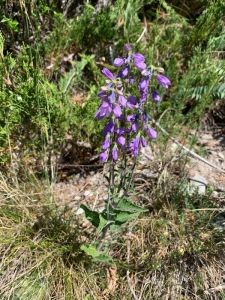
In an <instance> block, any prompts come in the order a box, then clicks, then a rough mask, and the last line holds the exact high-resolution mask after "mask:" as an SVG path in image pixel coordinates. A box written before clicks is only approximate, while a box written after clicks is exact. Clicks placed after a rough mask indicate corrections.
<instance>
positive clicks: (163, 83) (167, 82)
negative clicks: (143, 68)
mask: <svg viewBox="0 0 225 300" xmlns="http://www.w3.org/2000/svg"><path fill="white" fill-rule="evenodd" d="M156 79H157V81H158V83H159V84H160V85H161V86H163V87H164V88H166V89H168V86H169V85H171V82H170V80H169V79H168V78H167V77H166V76H163V75H156Z"/></svg>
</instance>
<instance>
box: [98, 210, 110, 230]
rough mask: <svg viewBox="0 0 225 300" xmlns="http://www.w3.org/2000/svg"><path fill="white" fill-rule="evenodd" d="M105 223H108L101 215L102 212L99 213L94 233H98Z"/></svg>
mask: <svg viewBox="0 0 225 300" xmlns="http://www.w3.org/2000/svg"><path fill="white" fill-rule="evenodd" d="M104 215H105V214H104ZM107 224H108V221H107V220H106V219H105V218H104V217H103V216H102V214H99V225H98V228H97V231H96V234H99V233H100V232H101V231H102V229H103V228H104V227H105V226H106V225H107Z"/></svg>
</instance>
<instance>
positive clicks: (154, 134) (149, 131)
mask: <svg viewBox="0 0 225 300" xmlns="http://www.w3.org/2000/svg"><path fill="white" fill-rule="evenodd" d="M148 136H149V137H150V138H151V139H156V137H157V133H156V131H155V130H154V129H153V128H149V129H148Z"/></svg>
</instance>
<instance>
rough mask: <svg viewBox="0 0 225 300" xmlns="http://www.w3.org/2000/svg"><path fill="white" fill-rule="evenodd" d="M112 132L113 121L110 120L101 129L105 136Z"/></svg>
mask: <svg viewBox="0 0 225 300" xmlns="http://www.w3.org/2000/svg"><path fill="white" fill-rule="evenodd" d="M113 132H114V121H113V120H111V121H109V122H108V123H107V124H106V125H105V127H104V129H103V131H102V135H103V136H106V135H107V134H111V133H113Z"/></svg>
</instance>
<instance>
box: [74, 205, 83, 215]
mask: <svg viewBox="0 0 225 300" xmlns="http://www.w3.org/2000/svg"><path fill="white" fill-rule="evenodd" d="M83 213H84V210H83V209H82V208H80V207H79V208H78V210H77V211H76V213H75V214H76V215H77V216H78V215H82V214H83Z"/></svg>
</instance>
